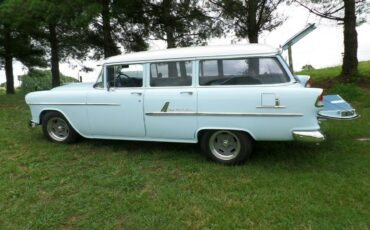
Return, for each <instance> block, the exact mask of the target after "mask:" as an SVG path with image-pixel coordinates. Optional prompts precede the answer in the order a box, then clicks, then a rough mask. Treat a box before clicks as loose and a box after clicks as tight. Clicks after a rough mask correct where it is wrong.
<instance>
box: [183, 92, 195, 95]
mask: <svg viewBox="0 0 370 230" xmlns="http://www.w3.org/2000/svg"><path fill="white" fill-rule="evenodd" d="M180 94H188V95H193V92H191V91H187V92H180Z"/></svg>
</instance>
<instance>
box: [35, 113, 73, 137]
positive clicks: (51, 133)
mask: <svg viewBox="0 0 370 230" xmlns="http://www.w3.org/2000/svg"><path fill="white" fill-rule="evenodd" d="M42 131H43V133H44V135H45V137H46V138H48V139H49V140H50V141H52V142H56V143H73V142H75V141H76V140H77V138H78V134H77V132H76V131H75V130H74V129H73V128H72V126H71V125H70V124H69V122H68V121H67V119H65V117H64V116H63V115H62V114H60V113H58V112H54V111H52V112H48V113H46V114H45V115H44V117H43V118H42Z"/></svg>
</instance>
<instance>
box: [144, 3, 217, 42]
mask: <svg viewBox="0 0 370 230" xmlns="http://www.w3.org/2000/svg"><path fill="white" fill-rule="evenodd" d="M145 17H146V20H147V26H148V28H149V30H150V35H151V37H152V38H154V39H159V40H163V41H165V42H166V43H167V48H174V47H179V46H180V47H185V46H192V45H203V44H205V40H206V39H207V38H209V37H210V36H212V35H217V34H218V33H219V30H217V29H218V27H217V23H216V22H215V21H214V20H213V19H212V17H210V16H209V15H207V13H206V11H205V9H203V8H202V6H201V5H200V3H199V1H196V0H161V1H159V0H145Z"/></svg>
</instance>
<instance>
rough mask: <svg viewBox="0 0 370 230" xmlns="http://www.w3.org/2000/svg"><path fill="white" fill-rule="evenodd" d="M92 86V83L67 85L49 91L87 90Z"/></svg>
mask: <svg viewBox="0 0 370 230" xmlns="http://www.w3.org/2000/svg"><path fill="white" fill-rule="evenodd" d="M93 86H94V83H69V84H66V85H63V86H58V87H55V88H53V89H51V91H60V90H63V91H65V90H89V89H91V88H92V87H93Z"/></svg>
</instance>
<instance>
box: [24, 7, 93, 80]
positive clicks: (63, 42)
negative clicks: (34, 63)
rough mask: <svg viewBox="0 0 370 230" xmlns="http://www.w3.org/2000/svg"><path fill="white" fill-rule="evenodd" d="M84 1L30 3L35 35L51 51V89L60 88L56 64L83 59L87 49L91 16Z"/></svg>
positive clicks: (29, 8)
mask: <svg viewBox="0 0 370 230" xmlns="http://www.w3.org/2000/svg"><path fill="white" fill-rule="evenodd" d="M84 3H85V2H84V1H83V0H64V1H58V0H29V1H27V2H26V3H23V5H26V4H27V5H26V6H27V9H28V10H29V12H30V14H31V15H32V17H33V18H32V19H33V20H32V22H33V23H34V25H33V27H34V28H35V31H34V34H35V35H36V36H37V37H38V40H39V41H40V42H41V43H42V44H44V45H45V46H48V47H49V49H50V63H51V73H52V86H53V87H56V86H59V85H60V72H59V62H60V61H61V60H63V59H66V58H68V57H74V58H83V57H85V56H86V55H87V53H88V50H89V46H88V44H86V42H85V41H84V35H85V34H86V30H87V28H88V23H87V22H88V21H89V19H90V18H89V17H90V15H89V14H87V13H86V12H84Z"/></svg>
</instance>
